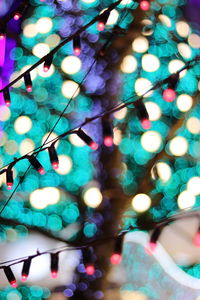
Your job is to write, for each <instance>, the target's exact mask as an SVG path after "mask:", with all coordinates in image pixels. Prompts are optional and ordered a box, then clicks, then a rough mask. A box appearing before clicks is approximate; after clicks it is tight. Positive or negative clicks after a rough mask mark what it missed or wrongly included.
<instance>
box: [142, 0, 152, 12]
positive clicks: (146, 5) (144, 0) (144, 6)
mask: <svg viewBox="0 0 200 300" xmlns="http://www.w3.org/2000/svg"><path fill="white" fill-rule="evenodd" d="M140 8H141V9H142V10H144V11H147V10H149V9H150V2H149V1H147V0H142V1H140Z"/></svg>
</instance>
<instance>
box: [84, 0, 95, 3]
mask: <svg viewBox="0 0 200 300" xmlns="http://www.w3.org/2000/svg"><path fill="white" fill-rule="evenodd" d="M82 1H83V2H85V3H93V2H95V1H96V0H82Z"/></svg>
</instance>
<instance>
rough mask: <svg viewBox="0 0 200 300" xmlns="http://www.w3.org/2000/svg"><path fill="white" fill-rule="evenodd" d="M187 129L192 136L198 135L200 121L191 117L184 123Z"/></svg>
mask: <svg viewBox="0 0 200 300" xmlns="http://www.w3.org/2000/svg"><path fill="white" fill-rule="evenodd" d="M186 126H187V129H188V130H189V131H190V132H191V133H193V134H199V133H200V120H199V119H198V118H196V117H191V118H189V119H188V120H187V123H186Z"/></svg>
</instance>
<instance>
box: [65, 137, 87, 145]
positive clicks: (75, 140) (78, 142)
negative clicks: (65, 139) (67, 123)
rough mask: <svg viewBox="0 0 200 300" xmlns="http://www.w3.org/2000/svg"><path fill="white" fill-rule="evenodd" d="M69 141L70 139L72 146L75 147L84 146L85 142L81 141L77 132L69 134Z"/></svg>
mask: <svg viewBox="0 0 200 300" xmlns="http://www.w3.org/2000/svg"><path fill="white" fill-rule="evenodd" d="M69 141H70V143H72V144H73V145H74V146H77V147H83V146H85V143H84V142H83V140H82V139H80V137H79V136H78V135H77V134H70V135H69Z"/></svg>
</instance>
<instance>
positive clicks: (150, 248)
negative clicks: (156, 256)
mask: <svg viewBox="0 0 200 300" xmlns="http://www.w3.org/2000/svg"><path fill="white" fill-rule="evenodd" d="M161 231H162V228H161V227H156V228H155V229H154V230H153V232H152V234H151V236H150V241H149V244H148V247H147V252H148V253H149V254H151V253H152V252H153V251H154V250H155V249H156V246H157V244H156V243H157V241H158V239H159V236H160V234H161Z"/></svg>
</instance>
